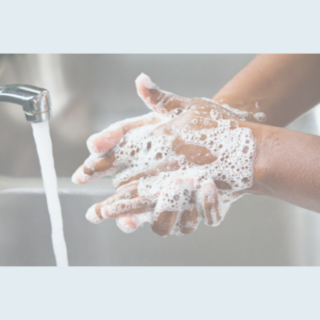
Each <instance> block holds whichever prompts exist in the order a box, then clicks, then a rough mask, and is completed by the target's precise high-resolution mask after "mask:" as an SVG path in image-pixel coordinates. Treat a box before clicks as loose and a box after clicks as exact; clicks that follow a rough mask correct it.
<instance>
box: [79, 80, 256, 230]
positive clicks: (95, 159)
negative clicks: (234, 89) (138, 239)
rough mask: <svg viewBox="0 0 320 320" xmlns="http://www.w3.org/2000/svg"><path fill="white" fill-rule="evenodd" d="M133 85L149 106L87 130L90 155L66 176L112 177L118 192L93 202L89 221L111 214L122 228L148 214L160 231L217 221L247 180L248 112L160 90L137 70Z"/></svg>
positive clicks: (250, 157) (251, 147) (251, 148)
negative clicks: (140, 113)
mask: <svg viewBox="0 0 320 320" xmlns="http://www.w3.org/2000/svg"><path fill="white" fill-rule="evenodd" d="M136 86H137V90H138V94H139V95H140V97H141V98H142V99H143V101H144V102H145V104H146V105H147V106H148V107H149V108H150V109H151V110H153V112H152V113H149V114H147V115H145V116H142V117H139V118H135V119H129V120H125V121H122V122H119V123H117V124H114V125H112V126H110V127H109V128H107V129H106V130H104V131H103V132H101V133H99V134H95V135H93V136H91V137H90V138H89V139H88V142H87V145H88V149H89V151H90V153H91V156H90V157H89V158H88V159H87V160H86V161H85V163H84V165H83V166H81V167H80V168H79V169H78V170H77V171H76V172H75V174H74V175H73V181H74V182H76V183H86V182H89V181H92V180H95V179H97V178H99V177H101V176H104V175H111V176H113V183H114V185H115V187H116V188H117V193H116V194H115V195H113V196H112V197H110V198H108V199H106V200H105V201H103V202H102V203H99V204H96V205H94V206H92V207H91V208H90V209H89V210H88V213H87V218H88V220H90V221H91V222H94V223H99V222H101V221H102V220H103V219H104V218H116V219H117V225H118V226H119V227H120V228H121V229H122V230H123V231H125V232H132V231H134V230H135V229H136V228H137V227H138V226H139V225H141V224H142V223H144V222H146V221H148V222H149V223H150V224H151V225H152V229H153V230H154V231H155V232H156V233H157V234H159V235H168V234H188V233H191V232H193V231H194V230H195V229H196V228H197V226H198V225H199V223H200V221H201V220H202V219H203V220H204V222H205V223H206V224H207V225H211V226H216V225H218V224H219V223H220V222H221V221H222V219H223V218H224V216H225V214H226V212H227V211H228V208H229V207H230V204H231V203H232V202H233V201H235V200H236V199H237V198H239V197H240V196H241V195H242V194H243V192H244V190H246V189H248V188H250V187H251V186H252V184H253V164H254V158H255V148H256V146H255V141H254V139H253V136H252V132H251V130H250V129H249V128H247V127H245V126H244V123H245V122H243V121H244V120H245V118H246V117H247V116H248V114H247V113H246V112H241V111H239V110H236V109H232V108H229V107H228V106H220V105H218V104H216V103H215V102H213V101H211V100H208V99H200V98H184V97H180V96H177V95H174V94H171V93H168V92H166V91H163V90H160V89H159V88H158V87H157V86H156V85H155V84H154V83H153V82H152V81H151V80H150V78H149V77H148V76H146V75H144V74H142V75H140V76H139V77H138V78H137V80H136Z"/></svg>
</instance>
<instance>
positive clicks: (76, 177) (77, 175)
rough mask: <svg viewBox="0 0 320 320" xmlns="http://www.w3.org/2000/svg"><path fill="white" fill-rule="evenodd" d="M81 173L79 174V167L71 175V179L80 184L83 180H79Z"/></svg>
mask: <svg viewBox="0 0 320 320" xmlns="http://www.w3.org/2000/svg"><path fill="white" fill-rule="evenodd" d="M79 178H80V175H79V169H77V171H76V172H75V173H74V174H73V175H72V177H71V181H72V182H73V183H74V184H80V183H81V182H80V181H79Z"/></svg>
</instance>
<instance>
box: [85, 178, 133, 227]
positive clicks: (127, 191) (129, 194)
mask: <svg viewBox="0 0 320 320" xmlns="http://www.w3.org/2000/svg"><path fill="white" fill-rule="evenodd" d="M137 186H138V182H135V183H131V184H128V185H126V186H124V187H123V188H121V189H120V190H118V192H117V193H116V194H114V195H113V196H111V197H109V198H107V199H106V200H104V201H102V202H100V203H96V204H94V205H93V206H91V207H90V208H89V209H88V211H87V213H86V218H87V219H88V220H89V221H90V222H92V223H95V224H97V223H100V222H101V221H102V220H103V219H104V217H103V216H102V213H101V208H102V207H103V206H104V205H106V204H107V203H109V204H111V203H113V202H115V201H117V200H120V199H130V198H135V197H137V196H138V188H137ZM105 218H107V217H105Z"/></svg>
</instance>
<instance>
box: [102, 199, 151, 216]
mask: <svg viewBox="0 0 320 320" xmlns="http://www.w3.org/2000/svg"><path fill="white" fill-rule="evenodd" d="M155 199H156V197H155ZM154 207H155V202H154V201H152V200H151V199H150V198H149V197H148V198H146V197H145V196H141V197H136V198H134V199H124V200H118V201H115V202H113V203H111V204H108V203H107V204H106V205H104V206H102V208H101V214H102V216H103V217H105V218H116V217H118V216H120V215H123V214H128V213H131V214H141V213H145V212H150V211H152V210H153V208H154Z"/></svg>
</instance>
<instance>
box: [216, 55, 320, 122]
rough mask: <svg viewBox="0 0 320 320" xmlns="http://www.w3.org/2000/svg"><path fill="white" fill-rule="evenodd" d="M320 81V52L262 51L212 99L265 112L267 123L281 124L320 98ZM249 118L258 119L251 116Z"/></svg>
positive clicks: (290, 119) (298, 114) (305, 109)
mask: <svg viewBox="0 0 320 320" xmlns="http://www.w3.org/2000/svg"><path fill="white" fill-rule="evenodd" d="M319 84H320V54H262V55H258V56H257V57H256V58H255V59H253V60H252V61H251V62H250V63H249V64H248V65H247V66H246V67H245V68H243V69H242V70H241V71H240V72H239V73H238V74H237V75H236V76H235V77H234V78H233V79H232V80H231V81H229V82H228V83H227V84H226V85H225V86H224V87H223V88H222V89H221V90H220V91H219V92H218V93H217V94H216V95H215V96H214V97H213V100H214V101H217V102H218V103H220V104H228V105H229V106H230V107H233V108H237V109H239V110H245V111H248V112H252V113H256V112H264V113H265V114H266V118H267V120H266V122H265V123H266V124H270V125H273V126H281V127H282V126H286V125H287V124H289V123H290V122H292V121H293V120H295V119H297V118H298V117H299V116H301V115H302V114H304V113H305V112H307V111H308V110H310V109H311V108H313V107H314V106H316V105H317V104H318V103H319V102H320V90H319ZM257 106H258V108H257ZM248 120H251V121H255V119H254V118H253V117H252V116H251V117H250V119H248Z"/></svg>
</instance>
